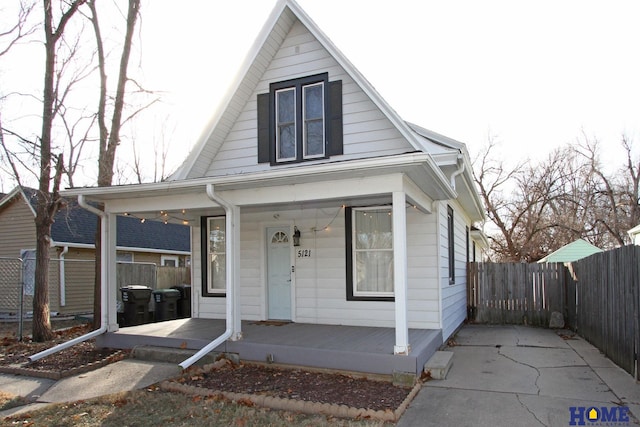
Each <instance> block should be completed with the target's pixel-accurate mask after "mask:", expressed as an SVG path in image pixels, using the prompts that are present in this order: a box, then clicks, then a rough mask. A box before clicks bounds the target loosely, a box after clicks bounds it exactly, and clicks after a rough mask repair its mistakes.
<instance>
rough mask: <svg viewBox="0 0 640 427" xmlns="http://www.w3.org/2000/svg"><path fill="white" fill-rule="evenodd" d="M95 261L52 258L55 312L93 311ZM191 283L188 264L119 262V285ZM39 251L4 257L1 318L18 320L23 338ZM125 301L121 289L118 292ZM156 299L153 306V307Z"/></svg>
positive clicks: (51, 301) (0, 274) (51, 293)
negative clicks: (167, 264)
mask: <svg viewBox="0 0 640 427" xmlns="http://www.w3.org/2000/svg"><path fill="white" fill-rule="evenodd" d="M94 278H95V261H94V260H93V259H71V258H65V259H62V258H61V259H53V258H52V259H51V260H50V262H49V308H50V310H51V314H52V315H60V316H63V317H64V316H75V315H78V314H90V313H91V312H92V311H93V288H94V281H95V280H94ZM183 283H187V284H189V283H190V269H189V268H188V267H187V268H185V267H159V266H157V265H156V264H154V263H127V262H123V263H121V262H118V264H117V269H116V286H117V288H118V289H120V288H121V287H124V286H129V285H132V284H136V285H144V286H148V287H149V288H151V289H161V288H169V287H171V286H173V285H180V284H183ZM34 288H35V252H34V251H24V252H23V253H22V259H21V258H8V257H0V321H5V322H15V323H16V336H17V337H18V338H19V339H22V338H23V325H24V321H25V319H28V318H30V317H31V316H32V313H33V291H34ZM117 299H118V302H117V303H118V305H120V304H121V295H120V292H118V293H117ZM153 304H154V303H153V301H151V302H150V307H149V309H150V310H151V311H153Z"/></svg>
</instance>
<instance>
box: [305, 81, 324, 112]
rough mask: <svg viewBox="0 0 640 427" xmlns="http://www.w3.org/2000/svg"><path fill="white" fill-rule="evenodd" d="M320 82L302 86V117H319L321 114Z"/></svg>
mask: <svg viewBox="0 0 640 427" xmlns="http://www.w3.org/2000/svg"><path fill="white" fill-rule="evenodd" d="M323 110H324V108H323V102H322V84H316V85H313V86H305V88H304V118H305V120H309V119H321V118H322V116H323V112H324V111H323Z"/></svg>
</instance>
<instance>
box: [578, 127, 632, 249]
mask: <svg viewBox="0 0 640 427" xmlns="http://www.w3.org/2000/svg"><path fill="white" fill-rule="evenodd" d="M621 145H622V148H623V150H624V153H625V158H624V161H623V164H622V166H620V167H619V168H618V170H617V171H615V172H614V173H611V172H608V171H606V170H605V168H604V167H603V165H602V164H601V162H600V160H599V157H600V154H599V142H598V140H597V139H589V138H587V137H586V136H584V135H583V141H582V142H581V143H580V144H579V145H578V146H577V147H576V153H578V155H580V156H582V157H583V158H584V160H585V161H586V163H587V165H588V167H589V172H590V182H589V189H590V194H589V195H590V196H591V197H590V198H589V199H588V200H585V201H584V202H583V203H584V204H585V205H587V203H590V206H589V207H590V209H591V212H592V217H591V218H590V225H591V227H592V228H593V229H594V230H598V231H599V233H600V234H605V235H606V236H607V238H606V239H602V240H603V241H602V245H603V246H605V247H614V246H622V245H625V244H626V243H627V242H628V235H627V231H628V230H629V229H631V228H633V227H634V226H636V225H638V222H639V221H640V205H639V203H638V202H639V200H638V192H639V191H640V159H634V158H633V144H632V143H631V141H630V140H629V139H628V138H627V137H625V136H623V137H622V139H621Z"/></svg>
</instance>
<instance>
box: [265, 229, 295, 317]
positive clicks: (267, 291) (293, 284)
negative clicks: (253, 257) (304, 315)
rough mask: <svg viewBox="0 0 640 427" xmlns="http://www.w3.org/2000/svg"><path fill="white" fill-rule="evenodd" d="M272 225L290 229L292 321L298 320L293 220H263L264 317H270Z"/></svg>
mask: <svg viewBox="0 0 640 427" xmlns="http://www.w3.org/2000/svg"><path fill="white" fill-rule="evenodd" d="M271 227H282V228H288V229H289V239H290V242H291V245H290V251H289V268H290V269H291V321H292V322H295V321H296V305H295V301H296V286H295V285H296V271H295V264H294V261H295V259H294V256H293V255H294V249H293V221H278V222H275V221H273V222H263V223H261V224H260V230H261V232H260V234H261V238H260V240H261V242H262V243H261V247H262V251H261V252H262V282H263V286H262V301H263V303H262V310H261V311H262V319H264V320H268V319H269V289H268V287H269V277H268V275H269V269H268V259H267V252H268V244H269V242H268V240H267V229H268V228H271Z"/></svg>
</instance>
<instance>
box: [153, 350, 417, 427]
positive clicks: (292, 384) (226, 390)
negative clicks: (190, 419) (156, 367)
mask: <svg viewBox="0 0 640 427" xmlns="http://www.w3.org/2000/svg"><path fill="white" fill-rule="evenodd" d="M164 387H165V389H166V390H169V391H180V392H185V393H192V394H200V395H216V394H221V395H223V396H224V397H226V398H228V399H230V400H234V401H238V402H241V403H245V404H250V405H254V404H255V405H263V406H270V407H273V408H274V409H287V410H293V411H300V412H319V413H325V414H326V415H332V416H340V417H354V418H377V419H381V420H384V421H393V420H397V419H398V418H399V417H400V415H401V413H402V412H403V411H404V409H405V408H406V406H407V405H408V404H409V402H410V401H411V399H412V398H413V396H414V395H415V394H416V393H417V391H418V389H419V387H420V385H419V384H417V385H416V386H415V387H413V388H408V387H402V386H396V385H393V384H392V383H391V382H389V381H384V380H377V379H367V378H364V377H359V376H355V375H347V374H343V373H329V372H316V371H308V370H300V369H292V368H282V367H274V366H268V365H258V364H243V363H240V364H233V363H231V362H230V361H228V360H221V361H218V362H216V363H215V364H214V365H208V366H205V367H204V368H201V369H196V370H194V371H192V372H189V373H187V374H185V375H183V376H182V377H181V378H179V379H177V380H174V381H171V382H166V383H164Z"/></svg>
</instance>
